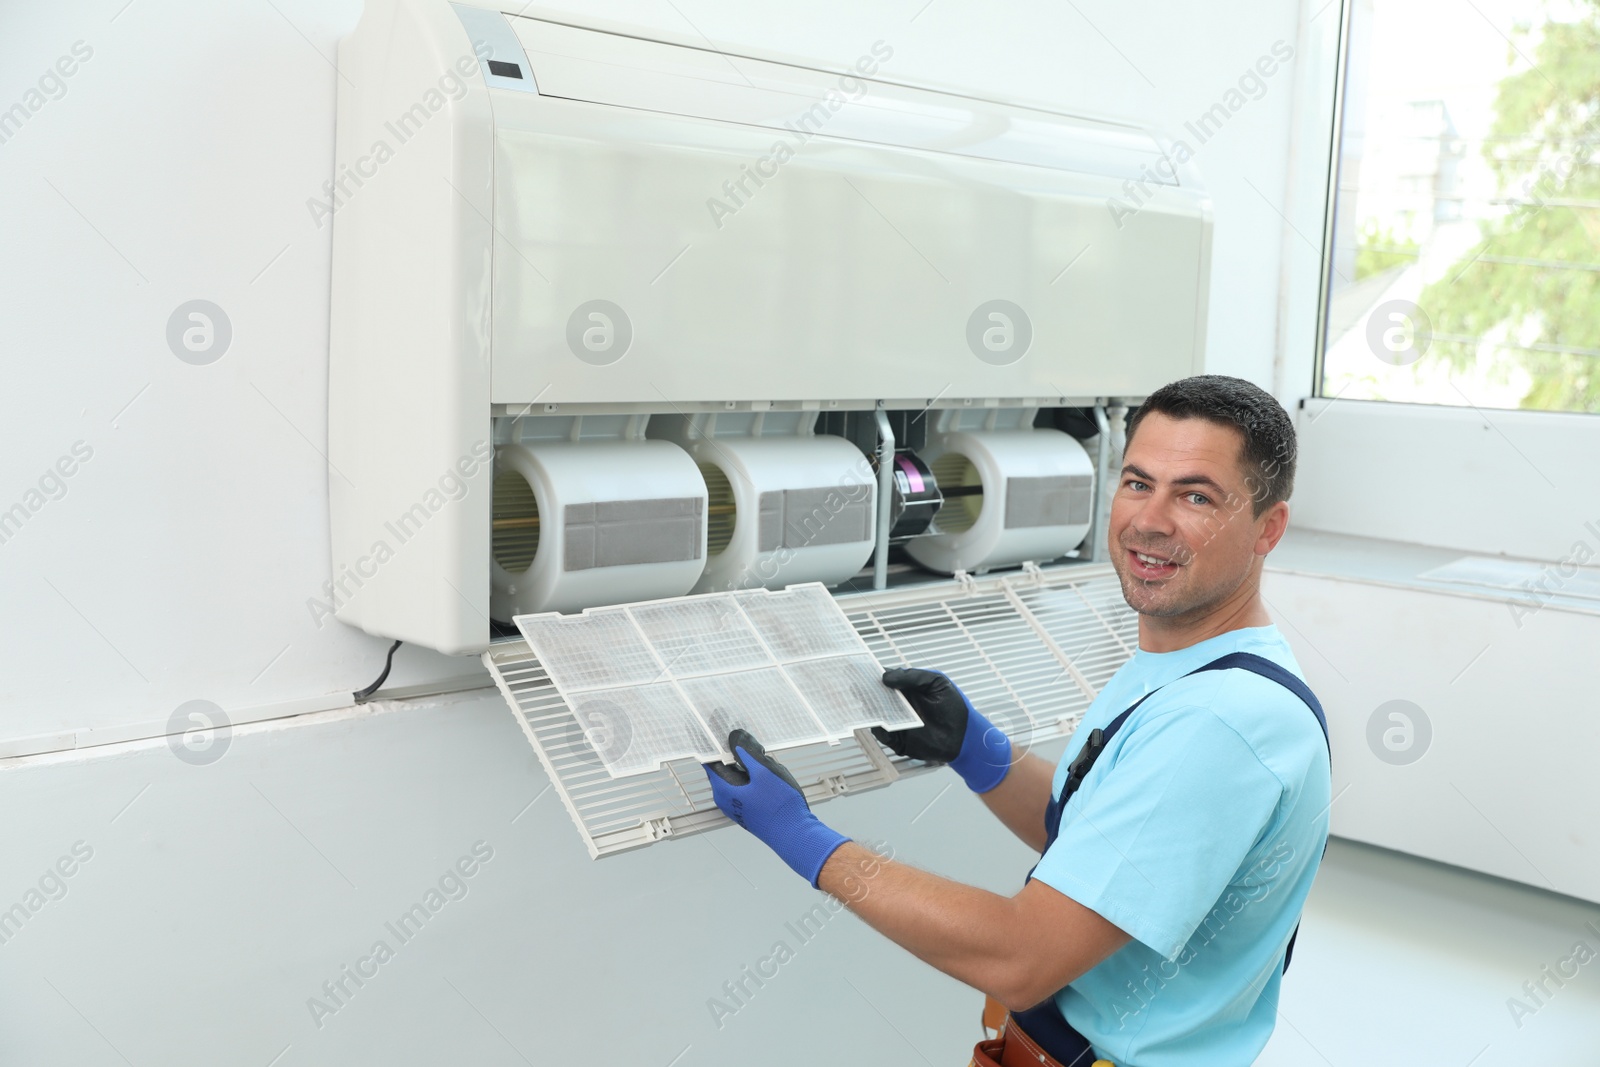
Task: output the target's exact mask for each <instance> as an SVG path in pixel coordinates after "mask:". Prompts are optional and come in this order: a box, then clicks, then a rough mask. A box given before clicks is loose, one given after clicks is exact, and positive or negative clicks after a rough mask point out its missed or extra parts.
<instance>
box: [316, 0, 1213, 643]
mask: <svg viewBox="0 0 1600 1067" xmlns="http://www.w3.org/2000/svg"><path fill="white" fill-rule="evenodd" d="M898 62H899V59H898V52H897V48H896V45H895V44H894V42H889V41H878V42H871V43H864V44H863V46H862V48H861V50H860V57H859V59H857V60H855V61H852V62H840V63H835V64H830V63H818V62H815V61H809V60H808V61H801V60H796V59H793V58H787V57H783V56H776V55H766V54H755V53H753V52H752V53H749V54H745V53H734V52H722V51H717V50H713V49H711V48H709V47H707V46H706V45H705V42H703V41H685V40H665V39H659V40H658V39H649V38H648V37H646V36H641V35H639V34H638V33H637V32H631V31H627V30H626V28H624V27H607V26H577V25H572V24H570V23H568V22H563V21H558V20H556V19H553V18H546V17H526V16H517V15H509V14H503V13H501V12H500V11H498V10H496V9H494V8H492V7H480V6H475V5H471V4H462V3H454V4H452V3H446V2H443V0H368V3H367V4H366V7H365V11H364V13H363V15H362V18H361V21H360V23H359V25H358V26H357V27H356V29H355V31H354V32H353V33H352V34H351V35H350V36H349V37H348V38H347V39H346V40H345V41H343V42H342V44H341V45H340V48H339V58H338V67H339V77H338V91H339V103H338V130H337V148H336V161H335V173H334V175H333V177H332V179H331V180H330V182H329V183H328V185H327V186H326V188H325V190H324V192H325V196H324V198H323V199H322V200H320V201H318V202H316V203H314V204H313V206H312V213H313V214H314V215H315V216H316V217H317V218H318V220H319V222H320V223H325V224H328V225H331V226H332V231H333V289H332V320H331V353H330V372H329V378H330V382H329V411H328V422H329V453H328V459H329V482H330V495H331V512H332V560H333V576H332V577H333V585H332V589H331V591H332V593H333V597H334V602H335V604H336V607H337V615H338V617H339V618H340V619H341V620H343V621H344V622H346V623H348V624H350V625H353V626H357V627H360V628H361V629H363V630H366V631H367V632H369V633H372V634H378V635H383V636H385V637H391V638H401V639H404V640H406V641H409V642H414V643H417V644H421V645H426V646H429V647H432V648H435V649H439V650H441V651H444V652H448V653H478V652H482V651H483V650H485V649H486V648H488V647H489V645H490V643H491V639H492V637H493V635H494V634H495V633H497V632H499V631H500V630H501V626H500V625H499V624H505V623H509V621H510V619H511V617H512V616H514V615H518V614H524V613H528V612H540V611H564V612H573V611H579V610H582V609H584V608H586V607H591V606H595V605H602V604H608V603H616V602H619V601H632V600H643V599H655V598H661V597H669V596H676V595H680V594H689V593H702V592H707V591H713V590H717V589H730V588H735V587H738V586H741V585H744V586H749V585H760V586H765V587H767V588H772V589H777V588H781V587H784V586H786V585H790V584H793V583H797V582H822V583H824V584H825V585H830V586H836V585H838V584H839V583H840V582H844V581H847V580H849V579H851V578H852V577H853V576H854V575H856V574H857V573H858V571H861V569H862V568H863V567H864V566H866V565H867V564H868V563H869V562H870V563H871V564H872V566H873V567H874V573H875V575H876V576H877V579H878V580H877V583H876V584H877V585H879V586H882V585H883V576H884V574H885V572H886V570H887V560H888V559H889V553H890V550H891V546H898V549H899V550H900V551H903V552H904V553H905V557H906V558H907V559H909V560H910V561H913V562H914V563H915V565H916V566H917V567H918V568H919V569H921V570H925V571H927V572H929V573H937V574H945V575H949V574H956V573H972V574H982V573H985V572H987V571H990V570H998V569H1000V568H1005V567H1012V566H1017V565H1020V564H1023V563H1043V562H1046V561H1049V560H1052V559H1057V558H1059V557H1061V556H1063V555H1064V554H1065V553H1068V552H1070V551H1072V550H1073V549H1075V548H1076V547H1077V546H1078V545H1079V544H1080V542H1082V541H1083V539H1084V536H1085V532H1086V531H1087V530H1088V527H1089V525H1090V523H1091V521H1092V518H1093V514H1092V513H1093V510H1094V509H1093V507H1092V500H1093V485H1094V478H1095V476H1096V473H1097V472H1096V470H1095V464H1094V462H1093V461H1092V460H1091V459H1090V458H1089V456H1088V455H1087V454H1086V453H1085V451H1084V448H1083V446H1082V445H1081V444H1080V442H1079V439H1078V438H1076V437H1074V436H1073V435H1071V434H1069V433H1065V432H1063V431H1062V430H1060V429H1058V428H1056V426H1057V425H1058V424H1060V423H1061V420H1060V419H1059V418H1058V414H1057V413H1059V412H1061V411H1062V410H1063V409H1070V408H1082V407H1087V406H1091V405H1094V404H1095V403H1096V402H1097V400H1101V399H1104V398H1108V397H1124V398H1128V397H1140V396H1143V395H1145V394H1147V393H1149V392H1150V391H1152V390H1154V389H1155V388H1157V387H1159V386H1160V385H1162V384H1164V383H1166V382H1168V381H1171V380H1173V379H1175V378H1180V377H1183V376H1186V375H1188V374H1191V373H1195V372H1197V371H1199V370H1200V368H1201V357H1202V349H1203V343H1204V335H1205V314H1206V290H1207V276H1208V269H1209V258H1210V209H1209V203H1208V201H1207V199H1206V196H1205V193H1204V191H1203V190H1202V189H1201V188H1200V186H1199V184H1198V182H1197V181H1196V179H1195V176H1194V174H1193V173H1192V172H1191V171H1189V170H1188V169H1186V168H1185V167H1183V166H1180V165H1177V164H1175V163H1174V162H1173V160H1172V157H1171V156H1169V155H1168V154H1166V153H1165V152H1164V151H1163V144H1162V141H1161V140H1160V139H1159V138H1158V137H1156V136H1155V135H1153V134H1152V133H1150V132H1149V131H1146V130H1144V129H1141V128H1138V127H1137V126H1133V125H1129V124H1126V123H1120V122H1115V121H1109V120H1106V119H1103V118H1090V117H1083V116H1079V115H1074V114H1068V113H1065V112H1063V111H1060V110H1055V109H1051V108H1047V107H1042V106H1024V105H1021V104H1013V103H1004V102H1001V101H998V100H993V99H986V98H983V97H981V96H977V95H972V94H967V93H962V92H957V91H953V90H950V89H939V88H933V87H928V86H924V85H920V84H916V83H914V82H913V81H912V80H911V79H909V78H903V77H901V76H899V74H898V72H897V70H896V67H897V65H898ZM1102 436H1103V435H1102ZM896 558H899V557H898V554H897V556H896Z"/></svg>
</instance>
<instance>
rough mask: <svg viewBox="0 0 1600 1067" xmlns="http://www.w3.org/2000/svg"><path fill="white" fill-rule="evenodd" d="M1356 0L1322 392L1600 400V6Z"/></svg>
mask: <svg viewBox="0 0 1600 1067" xmlns="http://www.w3.org/2000/svg"><path fill="white" fill-rule="evenodd" d="M1350 2H1351V4H1352V8H1351V11H1350V12H1349V21H1348V27H1347V30H1346V45H1345V50H1344V54H1345V69H1344V75H1343V76H1344V84H1343V87H1342V94H1341V96H1342V102H1341V108H1340V114H1341V119H1340V124H1339V127H1338V131H1339V135H1338V141H1337V143H1336V148H1337V152H1336V166H1335V174H1336V185H1335V188H1334V193H1333V205H1332V208H1333V209H1332V212H1331V222H1330V233H1329V236H1328V241H1327V246H1328V250H1329V254H1328V257H1327V260H1326V262H1325V264H1324V278H1325V285H1326V288H1325V294H1326V300H1325V301H1324V303H1323V312H1322V319H1321V324H1320V328H1321V330H1322V337H1321V341H1322V345H1321V349H1320V359H1319V363H1318V378H1319V381H1318V383H1317V385H1318V388H1317V392H1318V394H1319V395H1322V396H1329V397H1332V396H1338V397H1345V398H1351V399H1367V400H1389V401H1406V402H1411V403H1424V404H1455V405H1469V404H1470V405H1472V406H1475V407H1485V408H1529V409H1536V410H1545V411H1583V412H1600V2H1597V0H1558V2H1551V3H1540V2H1539V0H1462V2H1461V3H1459V4H1449V5H1442V4H1439V3H1437V2H1435V0H1350Z"/></svg>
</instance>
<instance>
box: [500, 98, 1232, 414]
mask: <svg viewBox="0 0 1600 1067" xmlns="http://www.w3.org/2000/svg"><path fill="white" fill-rule="evenodd" d="M495 107H496V122H497V134H496V139H495V171H496V174H497V176H498V177H497V180H496V182H495V193H494V218H495V238H494V283H493V298H492V328H493V340H492V349H493V356H492V361H493V400H494V401H495V402H496V403H503V404H522V403H528V402H530V401H532V400H534V399H535V398H537V399H538V400H539V402H541V403H613V404H614V403H622V402H626V403H651V404H661V403H663V402H680V401H689V400H694V401H718V400H735V401H737V400H774V401H783V400H808V399H816V398H819V397H829V398H834V399H841V400H844V399H849V400H870V399H872V398H877V397H884V396H923V395H926V396H928V397H932V396H934V395H936V394H939V395H944V396H947V397H962V396H968V397H994V396H1003V397H1050V396H1060V395H1063V394H1065V393H1075V394H1078V395H1094V394H1109V395H1115V394H1125V395H1138V394H1142V393H1148V392H1150V391H1153V390H1154V389H1155V388H1157V387H1159V386H1160V385H1161V384H1164V383H1165V382H1168V381H1171V380H1173V379H1175V378H1180V377H1184V376H1185V375H1187V374H1189V373H1192V372H1193V371H1194V370H1195V369H1196V365H1197V362H1198V359H1199V352H1198V344H1199V337H1200V331H1199V330H1198V329H1197V315H1198V314H1199V313H1200V310H1199V308H1198V307H1197V305H1196V301H1195V292H1196V290H1197V288H1198V287H1199V286H1200V274H1201V272H1202V271H1203V270H1204V263H1203V257H1202V249H1203V244H1204V241H1205V239H1206V233H1205V231H1206V229H1207V227H1208V223H1207V221H1206V219H1205V215H1204V213H1203V212H1202V211H1201V210H1200V209H1199V208H1197V206H1196V202H1195V200H1194V198H1193V196H1192V194H1190V193H1189V192H1188V191H1185V190H1176V189H1167V188H1163V189H1162V191H1161V192H1159V193H1158V194H1156V195H1155V198H1154V199H1152V200H1150V201H1148V202H1147V203H1146V205H1145V206H1144V208H1143V209H1142V210H1140V211H1138V212H1137V213H1134V214H1132V215H1131V216H1128V217H1123V218H1121V219H1120V223H1121V225H1120V228H1119V226H1118V221H1119V220H1118V219H1116V218H1114V217H1113V215H1112V213H1111V212H1110V211H1109V210H1108V209H1107V200H1108V198H1110V197H1112V196H1115V195H1119V193H1120V189H1119V188H1118V186H1117V185H1116V184H1114V183H1113V181H1112V179H1110V178H1103V177H1091V176H1085V175H1082V174H1077V173H1072V172H1067V171H1055V170H1049V169H1046V168H1042V167H1035V166H1027V165H1023V164H1012V163H997V162H991V161H981V160H976V159H970V158H966V157H963V156H957V155H949V154H943V153H936V152H928V151H918V150H914V149H902V148H896V147H892V146H882V145H880V146H872V145H867V144H864V143H859V142H853V141H846V140H833V139H827V138H824V137H820V136H819V137H814V138H812V140H811V141H809V142H808V143H806V144H805V145H804V146H803V147H801V148H800V149H799V150H798V151H797V152H796V153H795V155H794V156H793V157H792V158H790V159H788V160H787V161H786V162H785V163H783V164H782V165H781V167H778V168H777V169H776V171H775V174H774V176H773V177H770V178H768V179H765V180H764V184H762V185H759V186H758V185H756V184H755V182H754V181H753V180H751V179H749V178H747V177H745V176H746V175H747V174H749V173H750V168H751V167H752V165H753V164H755V163H756V162H757V161H759V160H761V159H763V158H769V157H770V154H771V152H772V145H773V140H774V139H773V135H772V133H771V132H770V131H767V130H762V129H756V128H752V127H749V126H744V125H738V124H733V123H722V122H707V121H703V120H699V119H695V118H691V117H684V116H667V115H661V114H657V113H652V112H643V111H637V110H632V109H627V108H617V107H610V106H606V105H600V104H590V103H580V102H575V101H569V100H560V99H550V98H546V97H535V96H530V95H526V94H512V93H505V94H500V95H499V96H498V98H497V99H496V101H495ZM768 169H770V168H768ZM508 176H509V177H508ZM741 179H744V192H740V191H739V190H738V189H737V188H733V189H732V192H730V188H732V187H733V186H734V184H735V183H737V182H739V181H740V180H741ZM725 183H727V184H726V185H725ZM820 219H826V220H828V224H827V225H819V224H818V220H820ZM994 300H1004V301H1009V302H1010V303H1011V304H1013V305H1015V306H1016V307H1019V308H1021V309H1022V312H1023V314H1024V315H1025V316H1026V317H1027V320H1028V327H1027V328H1028V330H1029V332H1031V340H1030V341H1028V343H1027V345H1026V347H1025V348H1023V349H1021V350H1020V353H1021V354H1020V355H1017V354H1016V350H1013V351H1012V352H1009V353H1002V354H1001V358H999V359H985V358H983V357H982V356H981V354H980V353H978V352H977V351H975V349H974V347H973V344H972V343H971V341H970V340H969V322H970V320H971V319H972V318H973V316H974V314H975V313H977V312H979V308H980V305H984V304H986V303H987V302H989V301H994ZM595 301H604V302H606V304H605V305H604V306H605V307H606V308H608V309H609V310H608V311H607V314H608V315H610V316H611V317H617V312H616V309H620V312H621V316H623V317H624V318H621V319H619V321H618V322H617V323H615V324H614V325H615V327H616V329H618V330H619V331H623V330H625V331H627V332H628V333H629V334H631V336H630V337H628V339H627V341H626V347H625V349H624V350H613V351H612V352H611V353H609V355H611V356H612V357H614V358H613V359H611V360H610V361H605V360H601V359H594V358H589V359H586V358H584V355H585V354H584V353H580V352H579V351H577V350H575V348H574V345H573V341H572V327H573V324H574V321H575V320H574V316H577V321H578V323H579V325H582V324H583V323H585V322H587V321H588V317H587V316H588V314H589V312H587V311H586V310H585V309H586V308H589V307H592V306H594V305H593V302H595ZM591 355H592V354H591ZM1007 359H1012V360H1013V361H1011V362H1006V360H1007Z"/></svg>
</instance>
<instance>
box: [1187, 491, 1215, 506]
mask: <svg viewBox="0 0 1600 1067" xmlns="http://www.w3.org/2000/svg"><path fill="white" fill-rule="evenodd" d="M1189 495H1190V496H1192V497H1197V498H1198V499H1199V501H1200V503H1201V504H1209V503H1211V498H1210V497H1208V496H1206V495H1205V494H1204V493H1190V494H1189Z"/></svg>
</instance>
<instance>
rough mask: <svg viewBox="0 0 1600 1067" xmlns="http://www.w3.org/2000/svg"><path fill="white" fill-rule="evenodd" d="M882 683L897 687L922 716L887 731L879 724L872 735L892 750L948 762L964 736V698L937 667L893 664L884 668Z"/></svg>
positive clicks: (873, 729) (930, 759) (965, 720)
mask: <svg viewBox="0 0 1600 1067" xmlns="http://www.w3.org/2000/svg"><path fill="white" fill-rule="evenodd" d="M883 684H884V685H886V686H888V687H889V688H890V689H898V690H899V691H900V692H902V693H904V694H905V697H906V700H908V701H909V702H910V703H911V707H912V710H914V711H915V712H916V713H917V714H918V715H919V716H921V718H922V723H923V724H922V725H921V726H917V727H913V728H911V729H909V730H897V731H895V732H893V733H890V732H889V731H888V730H885V729H884V728H883V727H881V726H874V727H873V728H872V736H873V737H876V738H877V739H878V740H879V741H881V742H883V744H884V745H885V747H887V748H888V749H889V750H890V751H891V752H894V753H896V754H897V755H901V756H907V757H910V758H911V759H920V760H928V761H929V762H932V763H950V762H952V761H953V760H954V759H955V758H956V757H957V756H959V755H960V754H961V743H962V741H963V739H964V738H965V737H966V736H967V698H966V697H964V696H962V694H961V690H960V689H957V688H956V684H955V683H954V682H952V681H951V680H950V679H948V678H946V677H945V676H944V675H942V674H939V673H938V672H937V671H924V670H918V669H915V668H910V669H906V668H896V669H895V670H891V671H884V672H883Z"/></svg>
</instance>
